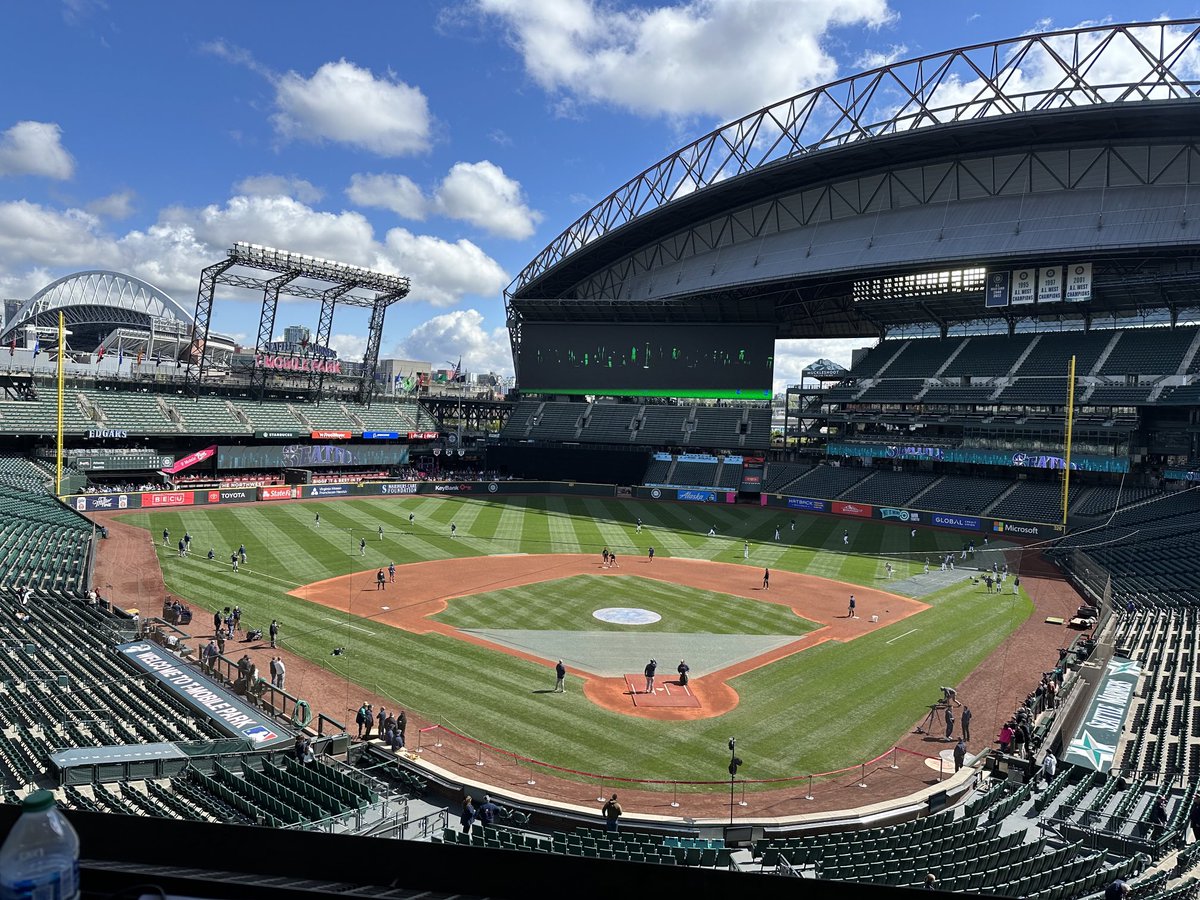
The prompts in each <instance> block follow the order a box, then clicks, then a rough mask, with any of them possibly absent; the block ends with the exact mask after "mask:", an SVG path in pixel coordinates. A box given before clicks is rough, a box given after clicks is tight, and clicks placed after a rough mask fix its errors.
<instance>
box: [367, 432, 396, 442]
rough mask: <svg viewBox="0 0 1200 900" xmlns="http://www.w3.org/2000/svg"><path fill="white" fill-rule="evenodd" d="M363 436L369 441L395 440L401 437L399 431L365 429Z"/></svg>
mask: <svg viewBox="0 0 1200 900" xmlns="http://www.w3.org/2000/svg"><path fill="white" fill-rule="evenodd" d="M362 436H363V437H364V438H366V439H367V440H368V441H395V440H398V439H399V438H400V432H398V431H364V432H363V433H362Z"/></svg>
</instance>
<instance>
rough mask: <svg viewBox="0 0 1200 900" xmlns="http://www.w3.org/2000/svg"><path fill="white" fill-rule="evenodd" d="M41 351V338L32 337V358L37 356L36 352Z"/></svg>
mask: <svg viewBox="0 0 1200 900" xmlns="http://www.w3.org/2000/svg"><path fill="white" fill-rule="evenodd" d="M41 352H42V341H41V338H34V339H33V358H34V359H37V357H38V354H39V353H41Z"/></svg>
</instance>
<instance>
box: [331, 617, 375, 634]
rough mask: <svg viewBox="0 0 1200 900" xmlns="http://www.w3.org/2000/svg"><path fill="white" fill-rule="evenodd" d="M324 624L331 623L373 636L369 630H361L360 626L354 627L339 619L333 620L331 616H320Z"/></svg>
mask: <svg viewBox="0 0 1200 900" xmlns="http://www.w3.org/2000/svg"><path fill="white" fill-rule="evenodd" d="M321 618H322V619H324V620H325V621H326V622H333V623H334V624H335V625H343V626H345V627H346V628H353V629H354V630H356V631H365V632H366V633H367V634H374V633H375V632H373V631H372V630H371V629H370V628H363V627H362V626H361V625H355V624H354V623H352V622H343V621H342V620H341V619H335V618H333V617H332V616H321Z"/></svg>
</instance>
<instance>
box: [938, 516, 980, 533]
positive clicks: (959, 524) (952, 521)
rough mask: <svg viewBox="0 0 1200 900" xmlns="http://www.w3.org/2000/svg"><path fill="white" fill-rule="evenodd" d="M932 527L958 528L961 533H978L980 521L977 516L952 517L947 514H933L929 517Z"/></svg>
mask: <svg viewBox="0 0 1200 900" xmlns="http://www.w3.org/2000/svg"><path fill="white" fill-rule="evenodd" d="M929 522H930V524H931V525H937V526H938V527H939V528H957V529H959V530H961V531H978V530H979V519H977V518H976V517H975V516H952V515H948V514H946V513H932V514H931V515H930V516H929Z"/></svg>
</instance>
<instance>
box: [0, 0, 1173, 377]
mask: <svg viewBox="0 0 1200 900" xmlns="http://www.w3.org/2000/svg"><path fill="white" fill-rule="evenodd" d="M4 13H5V25H6V28H5V31H6V33H7V35H8V40H6V41H5V42H4V45H5V46H4V52H3V54H0V83H2V84H3V85H4V86H5V89H4V91H3V94H2V95H0V296H3V297H18V298H22V299H23V298H27V297H28V296H30V295H31V294H32V293H33V292H34V291H36V290H37V289H38V288H40V287H42V286H44V285H45V284H46V283H48V282H49V281H51V280H53V279H54V278H56V277H59V276H61V275H64V274H67V273H69V272H72V271H76V270H80V269H89V268H109V269H116V270H120V271H126V272H130V273H132V274H135V275H137V276H139V277H142V278H145V279H146V280H148V281H150V282H152V283H154V284H156V285H158V286H159V287H161V288H163V289H164V290H166V291H167V292H168V293H170V294H172V295H173V296H174V297H175V298H176V299H177V300H179V301H180V302H181V303H182V304H183V305H184V306H185V307H186V308H188V309H191V308H192V306H193V305H194V303H195V293H196V285H197V279H198V275H199V271H200V269H201V268H202V267H203V266H204V265H206V264H208V263H211V262H215V261H217V260H219V259H221V258H222V257H223V256H224V251H225V249H226V248H228V247H229V246H230V245H231V244H232V242H233V241H235V240H245V241H251V242H254V243H259V244H266V245H270V246H277V247H284V248H288V249H292V250H297V251H300V252H304V253H309V254H313V255H318V256H323V257H327V258H331V259H336V260H340V261H344V262H348V263H353V264H357V265H364V266H370V267H377V268H380V269H384V270H386V271H393V272H399V273H402V274H406V275H409V276H410V277H411V279H412V284H413V290H412V294H411V296H410V298H409V299H408V300H407V301H406V302H404V303H402V304H397V305H395V306H393V307H392V308H391V310H390V311H389V313H388V321H387V326H386V330H385V333H384V340H383V353H384V354H385V355H389V356H390V355H401V356H408V357H412V358H417V359H428V360H432V361H433V362H434V363H435V365H440V364H443V363H444V362H445V361H446V360H456V359H458V358H459V357H460V356H461V357H462V358H463V361H464V364H465V365H466V367H467V368H469V369H470V370H472V371H478V372H486V371H495V372H498V373H511V370H512V360H511V355H510V352H509V346H508V340H507V333H506V332H505V330H504V312H503V300H502V291H503V288H504V286H505V285H506V284H507V283H508V281H509V280H510V279H511V278H512V277H513V276H514V275H515V274H516V273H517V272H518V271H519V270H520V269H521V268H522V267H523V266H524V264H525V263H526V262H528V261H529V260H530V259H531V258H532V257H533V256H534V255H535V254H536V253H537V252H538V251H539V250H541V248H542V247H544V246H545V245H546V244H547V243H549V241H550V240H551V239H553V238H554V237H555V236H556V235H557V234H558V233H559V232H560V231H561V230H562V229H563V228H565V227H566V226H567V225H568V224H569V223H570V222H572V221H573V220H574V219H575V218H576V217H578V216H579V215H580V214H581V213H583V212H584V211H585V210H586V209H587V208H588V207H589V206H591V205H592V204H593V203H595V202H597V201H599V200H600V199H602V198H603V197H604V196H605V195H607V194H608V193H609V192H611V191H612V190H613V189H614V188H616V187H618V186H619V185H620V184H622V183H623V182H625V181H626V180H627V179H629V178H630V177H632V176H633V175H635V174H637V173H638V172H639V171H641V170H642V169H644V168H646V167H648V166H649V165H651V164H652V163H654V162H655V161H657V160H658V159H660V158H661V157H663V156H665V155H667V154H668V153H670V152H671V151H672V150H674V149H676V148H677V147H679V146H681V145H683V144H685V143H687V142H688V141H689V140H691V139H692V138H694V137H696V136H699V135H700V134H703V133H704V132H706V131H708V130H710V129H711V128H712V127H714V126H715V125H718V124H720V123H722V122H724V121H727V120H729V119H732V118H736V117H737V116H738V115H740V114H744V113H746V112H749V111H751V110H753V109H755V108H757V107H759V106H762V105H766V104H768V103H770V102H772V101H775V100H779V99H782V98H784V97H787V96H789V95H791V94H793V93H797V92H799V91H801V90H804V89H806V88H809V87H813V86H816V85H819V84H822V83H824V82H826V81H830V80H833V79H835V78H837V77H840V76H844V75H848V74H852V73H853V72H855V71H858V70H860V69H862V68H865V67H869V66H871V65H876V64H879V63H880V62H882V61H886V60H889V59H898V58H905V57H910V56H919V55H922V54H925V53H931V52H936V51H939V50H945V49H950V48H953V47H957V46H961V45H964V44H970V43H976V42H983V41H990V40H996V39H1001V38H1005V37H1011V36H1015V35H1018V34H1022V33H1025V32H1029V31H1033V30H1045V29H1047V28H1052V27H1072V26H1075V25H1078V24H1081V23H1085V22H1097V21H1116V22H1121V21H1139V20H1147V19H1152V18H1158V17H1161V16H1164V15H1170V16H1174V17H1184V16H1188V15H1195V14H1196V10H1195V9H1194V8H1187V9H1162V8H1159V7H1149V6H1144V5H1142V4H1136V3H1125V4H1123V5H1120V6H1118V7H1097V6H1096V5H1095V4H1093V3H1088V4H1084V3H1082V2H1077V0H1067V2H1057V3H1055V4H1045V3H1032V2H1024V0H1016V2H1009V3H1004V4H999V3H973V2H970V0H968V2H966V3H954V2H947V3H943V2H933V0H926V2H919V0H893V2H888V0H680V2H666V0H660V2H658V3H650V2H643V3H630V2H618V0H612V2H604V3H601V2H597V0H462V2H459V3H448V4H442V3H435V2H428V0H398V2H390V3H385V2H352V0H348V2H343V3H336V4H334V3H328V2H325V3H318V2H307V0H297V2H252V3H246V2H223V0H209V2H206V3H159V2H152V0H108V2H101V0H66V2H52V0H11V2H9V3H6V4H5V11H4ZM1050 14H1053V17H1054V18H1053V19H1048V18H1047V16H1048V15H1050ZM257 316H258V301H257V298H255V297H253V296H251V295H249V294H247V293H244V292H242V293H231V294H228V295H219V296H218V302H217V305H216V307H215V308H214V314H213V327H214V328H217V329H219V330H221V331H225V332H228V333H233V334H236V335H241V336H244V337H247V338H248V339H249V340H250V341H252V340H253V334H254V332H255V329H256V328H257ZM316 318H317V315H316V310H315V308H313V307H312V306H310V305H308V304H304V303H300V302H292V303H289V304H287V306H286V307H285V308H282V309H281V310H280V313H279V316H278V318H277V323H278V326H279V328H280V329H282V327H283V325H285V324H291V323H293V322H296V323H301V324H308V325H310V326H312V327H315V325H316ZM334 331H335V335H336V337H335V340H334V345H335V346H336V347H337V348H338V349H339V350H340V351H342V352H343V353H344V354H347V355H349V356H351V357H353V356H355V355H356V354H361V347H362V345H363V343H364V341H365V332H366V326H365V321H364V320H363V318H362V317H361V316H358V315H357V314H356V312H355V311H354V310H350V309H347V310H345V311H339V314H338V318H337V320H336V321H335V324H334ZM850 346H851V344H847V343H846V342H825V343H824V344H817V343H815V342H786V344H783V343H781V346H780V347H779V349H778V353H777V358H778V360H779V363H778V366H777V373H776V374H777V383H780V384H782V383H783V382H785V381H795V380H797V379H798V375H799V369H800V368H801V367H802V366H803V365H805V364H806V363H808V362H811V361H812V360H813V359H815V358H817V357H818V356H829V357H832V358H834V359H838V360H839V361H842V362H846V361H848V353H849V347H850Z"/></svg>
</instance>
